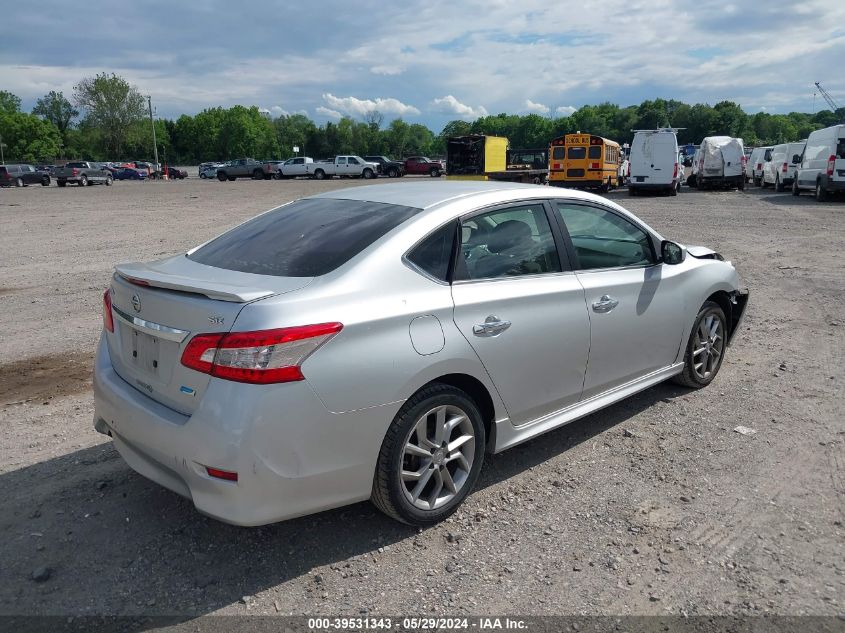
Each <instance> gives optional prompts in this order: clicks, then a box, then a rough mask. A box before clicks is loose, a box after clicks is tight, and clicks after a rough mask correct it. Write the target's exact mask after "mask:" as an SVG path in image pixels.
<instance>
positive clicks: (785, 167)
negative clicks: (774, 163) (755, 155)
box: [780, 163, 789, 173]
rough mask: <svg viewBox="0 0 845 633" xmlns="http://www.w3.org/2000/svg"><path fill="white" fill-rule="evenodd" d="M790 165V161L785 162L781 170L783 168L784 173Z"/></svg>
mask: <svg viewBox="0 0 845 633" xmlns="http://www.w3.org/2000/svg"><path fill="white" fill-rule="evenodd" d="M788 167H789V163H784V164H783V165H781V168H780V170H781V171H782V172H783V173H786V169H787V168H788Z"/></svg>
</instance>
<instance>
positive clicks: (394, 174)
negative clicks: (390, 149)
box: [387, 167, 399, 178]
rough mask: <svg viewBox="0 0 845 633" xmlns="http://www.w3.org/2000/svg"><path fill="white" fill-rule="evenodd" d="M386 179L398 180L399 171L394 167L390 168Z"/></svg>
mask: <svg viewBox="0 0 845 633" xmlns="http://www.w3.org/2000/svg"><path fill="white" fill-rule="evenodd" d="M387 177H388V178H398V177H399V170H398V169H396V168H395V167H391V168H390V169H388V170H387Z"/></svg>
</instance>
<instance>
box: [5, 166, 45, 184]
mask: <svg viewBox="0 0 845 633" xmlns="http://www.w3.org/2000/svg"><path fill="white" fill-rule="evenodd" d="M38 184H40V185H43V186H44V187H49V186H50V174H48V173H47V172H46V171H43V170H40V169H35V167H33V166H32V165H0V187H11V186H12V185H14V186H15V187H26V186H27V185H38Z"/></svg>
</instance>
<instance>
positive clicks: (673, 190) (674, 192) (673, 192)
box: [669, 185, 681, 196]
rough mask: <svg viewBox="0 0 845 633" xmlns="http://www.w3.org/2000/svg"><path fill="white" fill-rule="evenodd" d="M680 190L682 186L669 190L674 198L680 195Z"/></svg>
mask: <svg viewBox="0 0 845 633" xmlns="http://www.w3.org/2000/svg"><path fill="white" fill-rule="evenodd" d="M680 188H681V185H675V186H674V187H672V188H671V189H670V190H669V193H670V194H671V195H673V196H677V195H678V189H680Z"/></svg>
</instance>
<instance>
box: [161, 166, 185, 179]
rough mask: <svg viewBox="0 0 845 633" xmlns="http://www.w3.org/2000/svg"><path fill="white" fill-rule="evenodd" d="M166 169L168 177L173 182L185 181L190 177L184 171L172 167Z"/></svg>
mask: <svg viewBox="0 0 845 633" xmlns="http://www.w3.org/2000/svg"><path fill="white" fill-rule="evenodd" d="M164 169H165V171H166V173H167V177H168V178H170V179H171V180H184V179H185V178H187V177H188V172H186V171H185V170H184V169H178V168H176V167H172V166H170V165H168V166H167V167H165V168H164Z"/></svg>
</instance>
